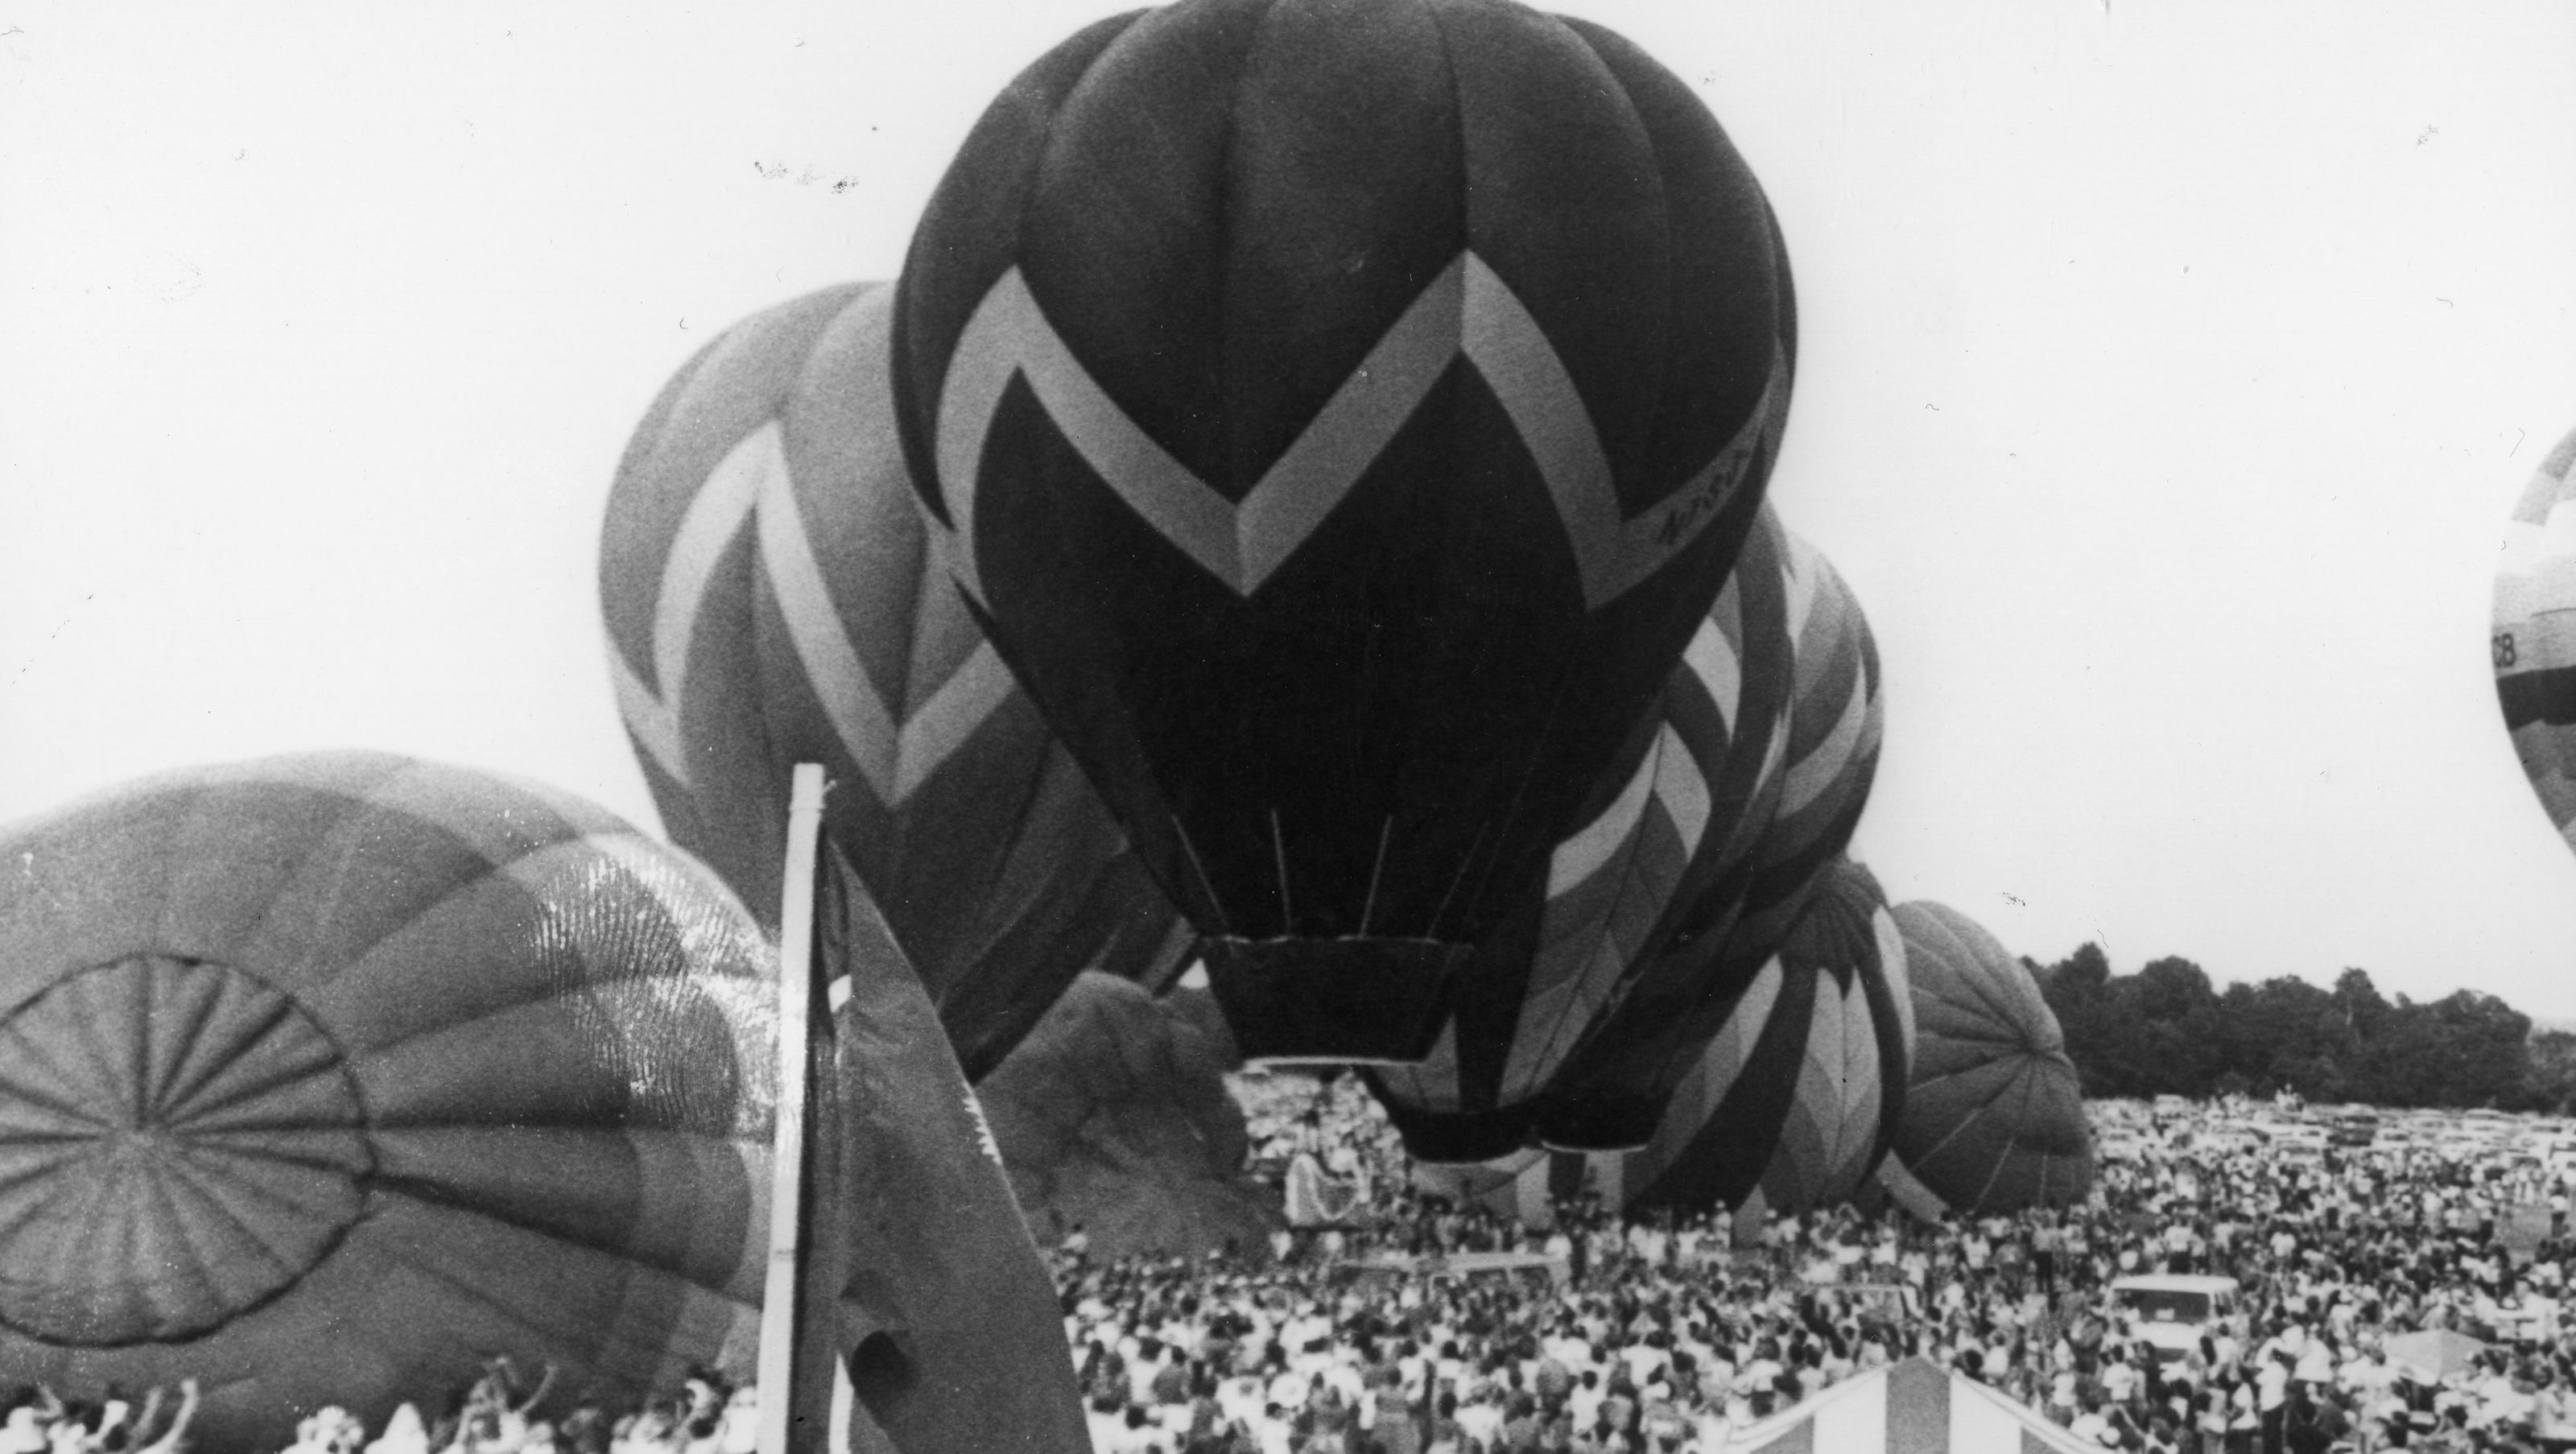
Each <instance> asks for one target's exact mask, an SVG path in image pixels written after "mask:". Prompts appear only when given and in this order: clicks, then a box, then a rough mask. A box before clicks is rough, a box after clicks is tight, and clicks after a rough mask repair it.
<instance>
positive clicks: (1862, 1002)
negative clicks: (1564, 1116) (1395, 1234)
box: [1433, 858, 1914, 1220]
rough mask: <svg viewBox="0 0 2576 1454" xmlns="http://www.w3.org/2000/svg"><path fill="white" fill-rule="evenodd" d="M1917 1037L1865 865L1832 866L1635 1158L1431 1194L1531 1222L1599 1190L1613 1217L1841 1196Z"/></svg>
mask: <svg viewBox="0 0 2576 1454" xmlns="http://www.w3.org/2000/svg"><path fill="white" fill-rule="evenodd" d="M1913 1038H1914V1011H1913V1002H1912V994H1911V990H1910V987H1909V983H1908V976H1907V972H1906V956H1905V942H1904V940H1903V938H1902V937H1901V936H1900V935H1899V934H1898V932H1897V928H1896V923H1895V920H1894V918H1893V916H1892V915H1891V913H1890V911H1889V909H1888V906H1887V900H1886V896H1885V895H1884V894H1883V893H1881V891H1880V889H1879V886H1878V881H1877V880H1876V879H1875V878H1873V877H1872V876H1871V875H1870V873H1869V870H1867V869H1865V868H1862V867H1861V866H1860V865H1858V864H1856V863H1853V862H1852V861H1850V860H1849V859H1846V858H1836V859H1835V860H1834V861H1833V862H1832V863H1830V864H1829V865H1828V866H1827V868H1826V871H1825V872H1824V873H1823V874H1822V875H1821V876H1820V882H1819V884H1818V886H1817V889H1816V892H1815V893H1814V894H1813V895H1811V896H1810V897H1809V898H1808V900H1807V907H1806V910H1805V912H1804V913H1803V914H1802V915H1801V916H1800V918H1799V921H1798V923H1797V924H1796V925H1795V926H1794V927H1793V928H1792V930H1791V932H1790V933H1789V935H1788V936H1787V939H1786V942H1784V943H1783V944H1782V945H1781V947H1780V950H1779V952H1778V953H1776V954H1774V955H1773V956H1771V958H1770V959H1769V960H1767V961H1766V962H1764V964H1763V965H1762V967H1761V968H1760V970H1759V971H1757V972H1756V973H1755V974H1754V976H1753V978H1752V979H1751V980H1750V981H1749V982H1747V983H1746V984H1745V986H1744V987H1743V989H1742V991H1741V992H1740V993H1739V994H1737V995H1736V996H1735V997H1734V998H1733V999H1732V1000H1731V1001H1730V1002H1729V1004H1728V1006H1727V1014H1726V1018H1725V1020H1724V1023H1723V1024H1722V1025H1721V1026H1720V1028H1719V1030H1718V1032H1717V1034H1716V1035H1715V1036H1714V1037H1712V1038H1711V1039H1710V1040H1709V1041H1708V1043H1707V1045H1706V1046H1705V1047H1703V1049H1702V1050H1701V1052H1700V1054H1699V1056H1698V1058H1697V1059H1695V1060H1694V1061H1693V1062H1692V1063H1691V1065H1690V1067H1689V1069H1688V1071H1687V1073H1686V1074H1685V1075H1684V1076H1683V1077H1682V1080H1681V1083H1680V1085H1679V1086H1678V1087H1676V1089H1675V1091H1674V1094H1673V1096H1672V1099H1671V1101H1670V1102H1669V1103H1668V1105H1667V1107H1666V1109H1665V1112H1664V1115H1663V1118H1662V1120H1661V1121H1660V1122H1659V1123H1658V1124H1657V1125H1656V1127H1655V1130H1654V1134H1653V1136H1652V1137H1651V1138H1649V1139H1648V1141H1647V1143H1646V1144H1645V1145H1644V1146H1642V1147H1639V1148H1638V1149H1636V1150H1633V1151H1592V1152H1581V1151H1553V1152H1550V1151H1544V1150H1538V1149H1530V1150H1524V1151H1520V1152H1516V1153H1506V1154H1504V1155H1501V1156H1498V1157H1496V1158H1493V1159H1491V1160H1489V1161H1486V1162H1484V1163H1482V1164H1481V1165H1479V1166H1475V1167H1466V1168H1443V1169H1442V1170H1440V1171H1438V1172H1435V1173H1434V1174H1433V1182H1434V1189H1436V1190H1441V1191H1444V1192H1447V1193H1449V1194H1451V1195H1457V1196H1465V1197H1468V1198H1471V1199H1473V1200H1476V1201H1477V1202H1479V1203H1480V1204H1482V1205H1485V1206H1487V1207H1489V1208H1492V1209H1494V1210H1497V1211H1502V1212H1504V1213H1506V1214H1510V1215H1518V1216H1521V1217H1523V1218H1524V1219H1527V1220H1537V1219H1539V1218H1541V1217H1542V1216H1543V1215H1544V1209H1545V1208H1546V1207H1547V1205H1548V1203H1549V1201H1550V1199H1551V1198H1552V1197H1564V1196H1571V1195H1573V1194H1574V1193H1576V1192H1578V1191H1587V1190H1588V1191H1590V1192H1592V1193H1593V1194H1595V1195H1598V1196H1600V1197H1602V1198H1603V1200H1605V1201H1606V1202H1607V1203H1609V1204H1610V1205H1611V1206H1613V1207H1621V1208H1643V1207H1659V1206H1668V1207H1675V1208H1681V1209H1687V1210H1693V1211H1697V1210H1705V1209H1707V1208H1711V1207H1723V1208H1736V1207H1741V1206H1743V1205H1745V1204H1746V1203H1747V1202H1749V1201H1751V1200H1753V1199H1755V1198H1757V1197H1758V1198H1759V1199H1760V1200H1761V1202H1762V1204H1763V1205H1764V1206H1766V1207H1769V1208H1770V1209H1772V1210H1774V1211H1798V1210H1803V1209H1805V1208H1808V1207H1815V1206H1826V1205H1831V1204H1833V1203H1836V1202H1839V1201H1842V1200H1844V1199H1846V1198H1848V1197H1850V1196H1851V1195H1852V1194H1853V1193H1854V1192H1856V1191H1858V1190H1860V1189H1861V1187H1862V1186H1863V1185H1864V1183H1866V1182H1867V1181H1868V1180H1869V1178H1870V1175H1871V1173H1872V1172H1874V1171H1875V1170H1876V1169H1877V1167H1878V1164H1879V1161H1880V1159H1881V1158H1882V1157H1883V1156H1884V1155H1885V1154H1886V1151H1887V1146H1888V1143H1889V1140H1890V1139H1891V1138H1892V1137H1893V1136H1894V1135H1895V1134H1896V1127H1897V1124H1898V1122H1899V1120H1900V1118H1901V1116H1902V1115H1903V1110H1904V1104H1905V1092H1906V1084H1907V1075H1908V1067H1909V1060H1910V1055H1911V1047H1912V1043H1913Z"/></svg>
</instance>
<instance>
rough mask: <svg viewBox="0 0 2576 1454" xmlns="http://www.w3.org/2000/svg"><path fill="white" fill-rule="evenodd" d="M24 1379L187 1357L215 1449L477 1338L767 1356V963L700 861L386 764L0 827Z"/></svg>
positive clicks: (7, 1180) (4, 1287)
mask: <svg viewBox="0 0 2576 1454" xmlns="http://www.w3.org/2000/svg"><path fill="white" fill-rule="evenodd" d="M0 851H5V853H6V858H7V862H8V863H9V864H10V872H9V873H8V875H7V876H6V878H5V880H0V1221H5V1225H7V1226H9V1227H10V1228H11V1234H10V1235H9V1236H8V1237H6V1238H0V1381H5V1382H9V1383H33V1382H43V1383H47V1384H50V1385H51V1386H53V1387H54V1388H55V1389H57V1390H59V1391H61V1392H62V1393H64V1394H66V1395H68V1396H81V1397H96V1396H100V1395H101V1394H102V1393H103V1392H104V1391H105V1390H107V1389H108V1388H110V1387H111V1386H123V1387H125V1388H128V1389H140V1388H144V1387H148V1386H152V1385H167V1384H170V1383H172V1382H174V1381H175V1380H176V1379H178V1378H179V1377H181V1376H192V1377H195V1378H197V1379H198V1380H200V1381H201V1382H202V1383H203V1384H204V1386H205V1388H206V1403H205V1406H204V1409H203V1411H202V1413H201V1414H200V1421H199V1423H198V1425H197V1427H196V1429H195V1432H194V1437H195V1438H196V1440H197V1442H198V1445H199V1447H201V1448H209V1449H213V1450H234V1449H249V1448H262V1449H274V1448H278V1447H281V1446H282V1445H283V1444H284V1443H286V1442H288V1441H289V1440H290V1439H291V1438H292V1437H293V1429H292V1425H293V1421H294V1419H295V1417H296V1415H297V1414H298V1413H299V1412H309V1411H310V1410H312V1409H314V1408H317V1407H320V1406H322V1405H324V1404H332V1403H336V1404H340V1405H342V1406H344V1407H347V1408H350V1409H352V1410H354V1411H355V1412H357V1413H358V1414H359V1415H360V1416H362V1417H363V1418H365V1419H366V1420H368V1421H369V1422H370V1424H373V1423H376V1422H378V1421H381V1420H382V1419H383V1418H384V1417H385V1416H386V1415H388V1414H390V1413H391V1412H392V1411H393V1408H394V1406H395V1405H396V1404H397V1403H398V1402H400V1401H401V1400H403V1399H406V1398H418V1397H421V1396H423V1395H424V1394H425V1393H427V1392H430V1391H434V1390H439V1389H444V1388H448V1387H451V1386H454V1385H455V1384H456V1383H457V1382H458V1381H460V1380H462V1379H466V1378H471V1377H472V1376H473V1375H474V1372H475V1370H476V1369H477V1368H478V1366H479V1365H480V1363H481V1362H482V1360H484V1359H486V1358H489V1357H491V1356H493V1355H495V1354H505V1353H506V1354H511V1355H515V1356H516V1357H517V1358H518V1359H519V1360H520V1361H521V1362H522V1364H523V1365H524V1366H526V1367H529V1368H534V1367H535V1366H536V1365H537V1363H538V1362H539V1361H541V1360H542V1361H548V1362H552V1363H554V1364H556V1365H558V1366H559V1367H560V1369H561V1370H562V1372H563V1374H564V1381H563V1383H562V1385H561V1390H562V1391H563V1392H565V1393H569V1394H572V1395H573V1396H575V1397H590V1396H598V1397H632V1396H638V1395H641V1394H644V1393H646V1392H648V1391H651V1390H653V1389H655V1388H657V1387H663V1386H667V1381H668V1380H669V1379H671V1378H674V1377H676V1376H677V1375H679V1374H680V1373H681V1372H682V1371H684V1370H685V1369H687V1368H688V1367H689V1366H691V1365H692V1364H699V1363H704V1364H711V1365H727V1366H733V1367H736V1368H740V1369H744V1370H747V1369H748V1367H749V1362H750V1355H751V1353H752V1350H753V1346H754V1339H755V1336H756V1332H757V1324H758V1318H759V1299H760V1286H761V1284H760V1278H761V1273H762V1269H763V1266H764V1261H765V1253H766V1250H767V1231H768V1228H767V1220H768V1214H767V1211H766V1209H765V1205H764V1203H765V1201H766V1196H767V1179H766V1175H765V1171H764V1170H763V1169H762V1168H763V1165H764V1163H765V1158H766V1156H767V1148H768V1140H769V1134H770V1126H771V1121H772V1118H773V1116H774V1113H775V1108H776V1099H777V1098H776V1068H775V1063H774V1056H775V1053H776V1052H775V1048H774V1047H775V1043H776V1034H777V1026H776V1004H775V981H774V971H773V970H772V969H771V968H770V963H771V960H772V956H771V955H770V954H769V952H768V950H767V948H766V945H765V942H764V940H763V939H762V937H761V935H760V933H759V930H758V927H757V926H756V925H754V924H753V923H752V922H751V920H750V918H749V916H748V915H747V914H746V913H745V912H744V910H743V909H742V908H741V906H740V905H739V903H737V902H736V901H735V900H734V899H733V897H732V896H731V895H730V894H729V893H727V892H726V891H725V889H724V888H723V887H722V885H720V884H718V883H716V882H715V881H714V880H713V879H712V878H711V877H710V876H708V875H707V874H706V873H705V871H704V870H703V869H700V868H699V867H698V866H697V865H695V864H692V863H690V862H689V861H687V860H686V859H684V858H682V857H680V856H678V855H676V854H673V853H671V852H670V851H669V850H667V849H662V848H659V847H656V846H655V845H653V844H651V843H650V842H648V841H646V840H645V839H643V838H641V837H639V836H637V835H636V834H635V833H634V832H633V831H632V830H631V829H629V828H628V827H627V826H626V825H625V824H623V823H621V822H619V821H618V820H617V819H615V818H613V817H611V816H610V815H608V814H607V813H605V812H602V811H600V810H599V809H597V808H594V807H591V806H589V805H587V804H584V803H581V802H579V801H577V800H575V799H572V798H570V797H568V796H565V795H563V794H559V793H556V792H553V791H552V790H549V789H544V788H540V787H535V786H533V785H528V784H523V783H518V782H514V781H507V780H503V779H498V778H493V777H489V776H485V775H483V774H479V773H473V772H467V771H464V770H461V769H455V768H446V767H439V766H434V765H430V764H425V763H420V762H415V761H411V760H409V759H404V758H398V757H390V756H384V755H379V754H358V753H348V754H322V755H312V756H302V757H292V758H279V759H272V760H267V761H261V762H252V763H246V764H241V765H237V766H229V767H219V768H207V769H199V770H192V771H188V772H183V773H178V774H173V775H170V776H167V777H162V778H155V779H151V780H147V781H144V782H141V783H137V784H134V785H131V786H128V787H124V788H120V789H116V790H112V791H110V792H108V793H106V794H104V795H102V796H100V797H97V798H94V799H91V800H88V801H86V802H83V803H79V804H75V805H74V806H72V807H70V808H66V809H64V810H61V811H59V812H56V813H53V814H49V815H47V816H44V817H42V818H38V819H35V820H32V821H30V822H27V823H23V824H19V825H15V826H13V827H11V828H8V829H6V830H0Z"/></svg>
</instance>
